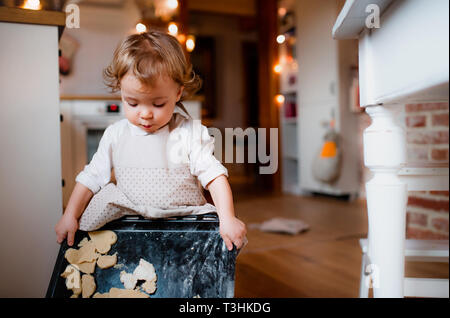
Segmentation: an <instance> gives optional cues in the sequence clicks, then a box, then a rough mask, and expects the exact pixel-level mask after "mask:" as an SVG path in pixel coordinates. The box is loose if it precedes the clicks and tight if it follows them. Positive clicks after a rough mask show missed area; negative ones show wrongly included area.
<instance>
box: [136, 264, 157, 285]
mask: <svg viewBox="0 0 450 318" xmlns="http://www.w3.org/2000/svg"><path fill="white" fill-rule="evenodd" d="M133 275H134V276H135V277H136V278H137V279H138V280H146V281H152V280H155V281H156V271H155V267H153V264H150V263H149V262H147V261H146V260H145V259H142V258H141V259H140V260H139V266H138V267H136V268H135V270H134V272H133Z"/></svg>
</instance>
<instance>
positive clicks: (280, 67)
mask: <svg viewBox="0 0 450 318" xmlns="http://www.w3.org/2000/svg"><path fill="white" fill-rule="evenodd" d="M282 70H283V67H282V66H281V64H276V65H275V66H274V67H273V71H274V72H275V73H277V74H280V73H281V71H282Z"/></svg>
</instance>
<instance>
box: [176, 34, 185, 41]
mask: <svg viewBox="0 0 450 318" xmlns="http://www.w3.org/2000/svg"><path fill="white" fill-rule="evenodd" d="M177 39H178V42H180V43H181V44H184V42H186V35H184V34H182V33H181V34H178V35H177Z"/></svg>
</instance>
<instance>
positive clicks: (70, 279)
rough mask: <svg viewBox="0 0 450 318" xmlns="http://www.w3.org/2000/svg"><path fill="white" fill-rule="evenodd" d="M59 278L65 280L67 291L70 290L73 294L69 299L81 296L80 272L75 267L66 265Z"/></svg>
mask: <svg viewBox="0 0 450 318" xmlns="http://www.w3.org/2000/svg"><path fill="white" fill-rule="evenodd" d="M61 277H63V278H65V279H66V287H67V289H68V290H72V292H73V294H72V296H70V297H71V298H78V296H79V295H80V294H81V277H80V271H79V270H78V268H77V267H76V265H72V264H69V265H67V267H66V269H65V270H64V272H63V273H62V274H61Z"/></svg>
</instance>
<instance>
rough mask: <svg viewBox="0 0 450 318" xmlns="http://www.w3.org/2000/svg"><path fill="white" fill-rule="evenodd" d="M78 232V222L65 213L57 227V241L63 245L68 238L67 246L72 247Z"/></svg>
mask: <svg viewBox="0 0 450 318" xmlns="http://www.w3.org/2000/svg"><path fill="white" fill-rule="evenodd" d="M77 230H78V220H77V219H76V218H75V217H74V216H72V215H70V214H69V213H64V214H63V216H62V217H61V219H60V220H59V222H58V223H57V224H56V226H55V232H56V240H57V241H58V243H59V244H61V243H62V241H64V239H65V238H66V237H67V244H68V245H69V246H72V245H73V241H74V238H75V233H76V231H77Z"/></svg>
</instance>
